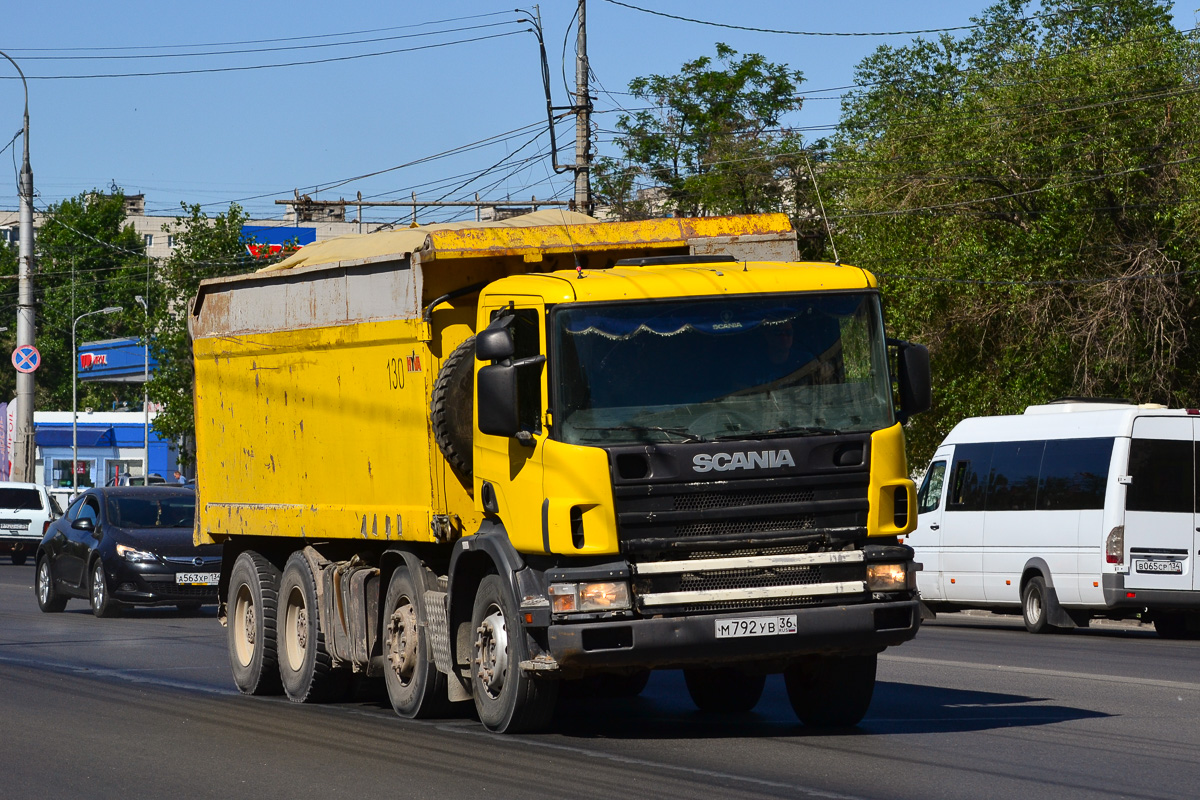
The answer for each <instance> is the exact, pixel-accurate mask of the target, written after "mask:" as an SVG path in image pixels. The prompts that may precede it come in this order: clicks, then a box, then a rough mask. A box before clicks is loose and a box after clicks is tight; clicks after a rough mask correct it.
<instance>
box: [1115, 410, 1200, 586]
mask: <svg viewBox="0 0 1200 800" xmlns="http://www.w3.org/2000/svg"><path fill="white" fill-rule="evenodd" d="M1195 428H1196V425H1195V422H1194V421H1193V420H1192V419H1191V418H1189V417H1139V418H1138V419H1136V420H1134V423H1133V436H1132V439H1131V441H1130V443H1129V470H1128V476H1127V478H1125V480H1128V482H1129V485H1128V487H1127V489H1126V493H1125V552H1126V558H1127V559H1128V561H1127V564H1128V567H1129V572H1128V574H1127V575H1126V577H1125V588H1126V589H1175V590H1190V589H1194V588H1196V586H1197V583H1196V579H1195V574H1194V573H1195V570H1194V564H1195V553H1196V513H1195V508H1196V445H1195V435H1196V430H1195Z"/></svg>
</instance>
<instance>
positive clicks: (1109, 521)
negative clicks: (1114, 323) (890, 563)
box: [905, 399, 1200, 638]
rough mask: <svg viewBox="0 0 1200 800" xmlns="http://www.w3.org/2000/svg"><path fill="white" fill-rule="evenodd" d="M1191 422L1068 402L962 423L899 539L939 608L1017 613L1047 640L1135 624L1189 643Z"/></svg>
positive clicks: (1198, 499)
mask: <svg viewBox="0 0 1200 800" xmlns="http://www.w3.org/2000/svg"><path fill="white" fill-rule="evenodd" d="M1198 442H1200V410H1197V409H1168V408H1165V407H1163V406H1157V405H1141V406H1136V405H1130V404H1128V403H1121V402H1114V401H1091V400H1082V399H1067V400H1062V401H1055V402H1053V403H1048V404H1046V405H1038V406H1030V407H1029V408H1027V409H1025V413H1024V414H1018V415H1011V416H998V417H975V418H970V419H965V420H963V421H962V422H960V423H959V424H958V425H957V426H955V428H954V430H952V431H951V432H950V435H948V436H947V437H946V439H945V441H943V442H942V444H941V445H940V446H939V447H938V449H937V452H936V453H935V454H934V457H933V460H932V462H931V463H930V465H929V468H928V470H927V471H926V473H925V478H924V481H923V482H922V485H921V489H920V491H919V492H918V495H917V513H918V518H917V528H916V530H914V531H913V532H912V533H911V534H910V535H909V536H908V538H907V539H906V541H905V543H906V544H909V545H911V546H912V547H913V549H914V550H915V551H916V557H917V560H918V561H920V562H922V563H923V565H924V568H923V570H922V571H921V572H919V573H918V575H917V586H918V588H919V589H920V594H921V599H922V600H923V601H924V602H925V603H926V604H927V605H928V606H929V607H930V609H932V610H934V611H937V610H939V609H940V610H947V611H952V610H958V609H962V608H983V609H990V610H992V611H996V612H1001V613H1016V612H1017V610H1018V609H1020V611H1021V613H1022V615H1023V617H1024V619H1025V627H1026V628H1027V629H1028V630H1029V631H1030V632H1032V633H1045V632H1051V631H1055V630H1064V629H1070V628H1074V627H1086V626H1087V624H1088V622H1089V620H1091V619H1093V618H1096V617H1107V618H1113V619H1118V618H1128V617H1134V616H1139V615H1140V618H1141V619H1143V620H1147V621H1152V622H1153V623H1154V626H1155V630H1157V631H1158V633H1159V635H1160V636H1163V637H1167V638H1200V578H1197V572H1196V561H1197V556H1198V555H1200V533H1198V531H1200V505H1198V503H1200V493H1198V492H1197V476H1198V474H1200V472H1198V469H1200V464H1198V461H1200V459H1198V457H1197V451H1198V444H1197V443H1198Z"/></svg>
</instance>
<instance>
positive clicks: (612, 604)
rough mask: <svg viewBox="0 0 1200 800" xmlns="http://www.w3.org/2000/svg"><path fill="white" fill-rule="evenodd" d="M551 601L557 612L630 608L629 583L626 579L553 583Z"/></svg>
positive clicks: (567, 612) (551, 585)
mask: <svg viewBox="0 0 1200 800" xmlns="http://www.w3.org/2000/svg"><path fill="white" fill-rule="evenodd" d="M550 603H551V608H552V609H553V611H554V613H555V614H569V613H571V612H575V611H578V612H584V611H620V610H623V609H626V608H629V584H628V583H626V582H625V581H603V582H596V583H552V584H550Z"/></svg>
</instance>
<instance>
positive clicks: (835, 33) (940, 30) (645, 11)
mask: <svg viewBox="0 0 1200 800" xmlns="http://www.w3.org/2000/svg"><path fill="white" fill-rule="evenodd" d="M604 2H606V3H611V4H612V5H614V6H621V7H622V8H628V9H630V10H631V11H640V12H642V13H643V14H652V15H654V16H656V17H666V18H667V19H674V20H678V21H680V22H691V23H694V24H696V25H708V26H710V27H713V28H728V29H730V30H735V31H749V32H751V33H777V34H783V35H785V36H875V37H882V36H918V35H920V34H923V33H953V32H955V31H969V30H974V29H975V28H983V27H986V25H985V24H984V23H980V22H977V23H975V24H973V25H956V26H953V27H949V28H924V29H920V30H909V31H793V30H784V29H780V28H756V27H752V26H749V25H734V24H732V23H728V22H715V21H713V20H707V19H695V18H694V17H685V16H682V15H679V14H668V13H667V12H665V11H655V10H654V9H651V8H643V7H642V6H635V5H633V4H632V3H623V2H621V0H604ZM1107 5H1112V3H1111V2H1110V3H1091V4H1089V5H1086V6H1080V7H1077V8H1067V9H1063V10H1062V11H1055V12H1053V13H1052V14H1033V15H1031V16H1028V17H1022V18H1020V19H1018V20H1017V21H1018V22H1030V21H1034V20H1037V19H1040V18H1042V17H1052V16H1065V15H1069V14H1072V13H1075V12H1076V11H1080V10H1082V9H1084V8H1096V7H1101V6H1107Z"/></svg>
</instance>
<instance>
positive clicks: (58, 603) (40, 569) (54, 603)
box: [34, 556, 67, 614]
mask: <svg viewBox="0 0 1200 800" xmlns="http://www.w3.org/2000/svg"><path fill="white" fill-rule="evenodd" d="M34 590H35V591H36V592H37V601H38V608H40V609H41V610H42V611H44V612H46V613H47V614H55V613H57V612H59V611H62V610H63V609H64V608H66V607H67V598H66V597H65V596H64V595H61V594H59V593H58V592H56V591H54V577H53V576H52V575H51V574H50V561H49V559H48V558H47V557H46V556H42V557H41V558H39V559H38V562H37V573H36V582H35V583H34Z"/></svg>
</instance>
